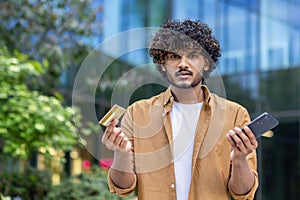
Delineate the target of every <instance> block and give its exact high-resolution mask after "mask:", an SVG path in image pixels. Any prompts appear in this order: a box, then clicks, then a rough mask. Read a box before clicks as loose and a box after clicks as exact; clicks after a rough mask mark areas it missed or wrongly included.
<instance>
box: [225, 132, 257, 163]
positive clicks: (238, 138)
mask: <svg viewBox="0 0 300 200" xmlns="http://www.w3.org/2000/svg"><path fill="white" fill-rule="evenodd" d="M226 138H227V140H228V142H229V143H230V145H231V147H232V152H231V156H230V158H231V160H232V161H233V160H235V159H238V160H240V159H245V158H246V156H247V155H248V154H250V153H252V152H253V151H254V150H255V149H256V148H257V146H258V144H257V140H256V138H255V135H254V134H253V133H252V131H251V129H250V128H249V127H247V126H246V127H245V128H244V132H243V131H242V129H240V128H238V127H235V128H234V129H233V130H230V131H229V132H228V133H227V134H226Z"/></svg>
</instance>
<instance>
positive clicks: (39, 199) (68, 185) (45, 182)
mask: <svg viewBox="0 0 300 200" xmlns="http://www.w3.org/2000/svg"><path fill="white" fill-rule="evenodd" d="M1 193H2V194H3V195H4V196H9V197H12V198H16V197H19V198H21V199H22V200H57V199H60V200H81V199H85V200H120V199H124V200H126V199H127V200H128V199H133V198H134V197H135V196H136V194H135V193H132V194H131V195H129V196H128V197H125V198H120V197H118V196H116V195H114V194H110V192H109V188H108V183H107V171H103V170H101V169H100V168H99V167H94V168H93V169H92V173H87V174H80V175H76V176H72V177H67V178H65V179H64V180H63V181H62V182H61V183H60V184H59V185H51V177H50V175H49V173H48V172H47V171H41V170H36V169H32V168H30V169H28V170H26V171H25V173H20V172H15V173H12V174H0V194H1Z"/></svg>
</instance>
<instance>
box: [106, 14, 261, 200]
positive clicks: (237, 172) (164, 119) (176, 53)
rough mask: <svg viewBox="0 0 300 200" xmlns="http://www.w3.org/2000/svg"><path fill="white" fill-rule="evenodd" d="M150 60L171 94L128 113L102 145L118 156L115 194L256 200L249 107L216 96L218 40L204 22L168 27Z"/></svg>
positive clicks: (114, 168) (133, 107)
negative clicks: (211, 83)
mask: <svg viewBox="0 0 300 200" xmlns="http://www.w3.org/2000/svg"><path fill="white" fill-rule="evenodd" d="M149 52H150V56H152V57H153V61H154V63H156V64H157V67H158V70H159V71H160V72H161V73H162V75H163V76H164V77H165V78H166V79H167V80H168V81H169V83H170V87H169V88H168V89H167V90H166V91H165V92H163V93H161V94H159V95H157V96H154V97H152V98H150V99H147V100H141V101H138V102H135V103H134V104H133V105H131V106H129V107H128V108H127V112H126V113H125V115H124V117H123V119H122V124H121V128H120V127H116V125H117V123H118V121H117V120H114V121H112V122H111V123H110V125H109V126H108V127H107V129H106V130H105V132H104V135H103V137H102V142H103V143H104V144H105V145H106V147H107V148H108V149H111V150H113V151H114V159H113V166H112V168H111V169H110V170H109V174H108V181H109V185H110V190H111V192H112V193H117V194H118V195H120V196H125V195H127V194H129V193H131V192H132V191H133V190H134V189H135V188H136V187H137V188H138V198H139V199H142V200H143V199H151V200H152V199H155V200H157V199H162V200H166V199H174V200H175V199H177V200H187V199H189V200H194V199H195V200H199V199H209V200H210V199H213V200H214V199H216V200H219V199H230V196H232V197H233V198H234V199H253V198H254V194H255V191H256V189H257V187H258V177H257V171H256V153H255V150H256V148H257V141H256V138H255V136H254V134H253V133H252V131H251V130H250V129H249V128H248V127H245V128H244V131H242V130H241V128H242V127H244V126H245V125H246V124H247V123H249V121H250V117H249V114H248V112H247V111H246V109H245V108H243V107H242V106H240V105H239V104H237V103H234V102H231V101H228V100H225V99H223V98H220V97H218V96H217V95H215V94H213V93H210V92H209V90H208V88H207V87H206V86H205V85H204V83H203V80H204V79H206V78H207V77H208V75H209V73H210V72H211V71H212V70H213V69H215V67H216V63H217V62H218V59H219V57H220V56H221V54H220V46H219V43H218V41H217V40H216V39H215V38H214V36H213V35H212V31H211V29H210V28H209V27H208V26H207V25H206V24H204V23H202V22H201V21H198V20H196V21H192V20H189V19H188V20H185V21H183V22H181V21H177V20H175V21H171V20H168V21H166V22H165V23H164V24H163V25H162V26H161V28H160V29H159V30H158V31H157V32H156V34H155V35H154V37H153V39H152V41H151V45H150V51H149Z"/></svg>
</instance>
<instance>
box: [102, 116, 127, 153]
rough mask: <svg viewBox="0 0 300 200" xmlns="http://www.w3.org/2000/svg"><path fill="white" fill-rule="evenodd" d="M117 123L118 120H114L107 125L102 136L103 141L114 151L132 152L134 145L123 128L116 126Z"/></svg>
mask: <svg viewBox="0 0 300 200" xmlns="http://www.w3.org/2000/svg"><path fill="white" fill-rule="evenodd" d="M117 124H118V120H113V121H112V122H111V123H110V124H109V125H108V126H107V128H106V130H105V132H104V134H103V136H102V143H103V144H104V145H105V146H106V148H108V149H110V150H112V151H119V152H130V151H131V150H132V145H131V143H130V141H129V140H128V138H127V137H126V136H125V134H124V133H123V132H122V130H121V128H119V127H116V125H117Z"/></svg>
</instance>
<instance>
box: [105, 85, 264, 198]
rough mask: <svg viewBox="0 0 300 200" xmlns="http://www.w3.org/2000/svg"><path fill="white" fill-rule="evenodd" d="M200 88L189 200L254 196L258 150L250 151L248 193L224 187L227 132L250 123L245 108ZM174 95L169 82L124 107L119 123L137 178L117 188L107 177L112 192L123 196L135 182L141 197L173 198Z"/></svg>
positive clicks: (227, 166)
mask: <svg viewBox="0 0 300 200" xmlns="http://www.w3.org/2000/svg"><path fill="white" fill-rule="evenodd" d="M202 89H203V92H204V95H205V97H204V102H203V106H202V109H201V112H200V117H199V120H198V124H197V131H196V135H195V139H194V151H193V159H192V180H191V186H190V191H189V200H201V199H204V200H208V199H209V200H224V199H230V196H232V197H233V198H234V199H253V198H254V194H255V191H256V189H257V187H258V177H257V171H256V153H255V152H253V153H252V154H250V155H249V156H248V163H249V166H250V168H251V170H252V171H253V173H254V175H255V184H254V185H253V187H252V189H251V191H250V192H249V193H248V194H245V195H240V196H238V195H235V194H234V193H233V192H232V191H230V189H229V188H228V181H229V178H230V170H231V161H230V153H231V147H230V145H229V143H228V141H227V140H226V136H225V135H226V133H227V132H228V131H229V130H230V129H233V128H234V127H235V126H237V127H243V126H244V125H246V124H247V123H249V122H250V117H249V114H248V112H247V110H246V109H245V108H244V107H242V106H241V105H239V104H237V103H234V102H231V101H228V100H226V99H223V98H220V97H218V96H217V95H215V94H213V93H210V92H209V90H208V88H207V87H206V86H202ZM173 101H174V98H173V96H172V93H171V90H170V88H169V89H167V90H166V91H165V92H163V93H161V94H159V95H157V96H154V97H152V98H150V99H147V100H141V101H138V102H135V103H134V104H132V105H131V106H129V107H128V109H127V112H126V114H125V115H124V117H123V119H122V125H121V128H122V131H123V132H124V133H125V134H126V135H127V136H128V137H129V139H130V140H131V142H132V144H133V151H134V165H135V172H136V179H135V180H136V181H135V183H134V184H133V185H132V186H131V187H130V188H128V189H121V188H118V187H117V186H115V185H114V184H113V182H112V180H111V179H110V177H108V181H109V186H110V191H111V192H112V193H117V194H118V195H120V196H125V195H127V194H129V193H131V192H132V191H133V190H134V189H135V188H136V186H137V187H138V199H139V200H148V199H149V200H153V199H155V200H160V199H161V200H176V180H175V173H174V165H173V149H172V148H173V144H172V141H173V138H172V125H171V119H170V110H171V109H172V105H173ZM182 173H185V172H184V171H183V172H182Z"/></svg>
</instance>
